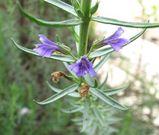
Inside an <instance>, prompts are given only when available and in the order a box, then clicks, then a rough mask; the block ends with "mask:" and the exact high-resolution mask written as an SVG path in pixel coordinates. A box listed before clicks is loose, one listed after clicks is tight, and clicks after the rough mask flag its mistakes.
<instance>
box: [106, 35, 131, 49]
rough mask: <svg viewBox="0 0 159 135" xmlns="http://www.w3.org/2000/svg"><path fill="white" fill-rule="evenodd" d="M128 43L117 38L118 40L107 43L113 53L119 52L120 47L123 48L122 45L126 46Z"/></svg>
mask: <svg viewBox="0 0 159 135" xmlns="http://www.w3.org/2000/svg"><path fill="white" fill-rule="evenodd" d="M128 42H129V40H127V39H124V38H119V39H116V40H113V41H111V42H109V45H111V47H112V48H113V49H114V50H115V51H119V50H120V49H121V47H123V45H125V44H127V43H128Z"/></svg>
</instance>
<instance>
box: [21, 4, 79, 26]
mask: <svg viewBox="0 0 159 135" xmlns="http://www.w3.org/2000/svg"><path fill="white" fill-rule="evenodd" d="M19 9H20V11H21V13H22V14H23V15H24V16H26V17H27V18H28V19H30V20H31V21H33V22H35V23H37V24H39V25H44V26H50V27H56V28H57V27H71V26H76V25H79V24H81V23H82V21H81V20H79V19H69V20H64V21H45V20H42V19H39V18H36V17H34V16H32V15H30V14H29V13H27V12H25V11H24V10H23V8H22V7H19Z"/></svg>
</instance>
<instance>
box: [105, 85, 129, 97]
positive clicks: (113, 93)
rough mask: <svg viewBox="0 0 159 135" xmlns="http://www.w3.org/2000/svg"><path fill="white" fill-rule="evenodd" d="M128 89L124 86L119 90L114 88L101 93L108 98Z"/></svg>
mask: <svg viewBox="0 0 159 135" xmlns="http://www.w3.org/2000/svg"><path fill="white" fill-rule="evenodd" d="M128 87H129V84H127V85H125V86H122V87H119V88H114V89H107V90H104V91H103V92H104V93H105V94H106V95H108V96H111V95H115V94H117V93H119V92H121V91H124V90H126V89H127V88H128Z"/></svg>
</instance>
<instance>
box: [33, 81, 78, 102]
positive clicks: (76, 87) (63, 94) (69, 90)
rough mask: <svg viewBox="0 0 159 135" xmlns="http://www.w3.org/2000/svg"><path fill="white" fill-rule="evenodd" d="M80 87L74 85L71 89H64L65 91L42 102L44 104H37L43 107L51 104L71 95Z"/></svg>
mask: <svg viewBox="0 0 159 135" xmlns="http://www.w3.org/2000/svg"><path fill="white" fill-rule="evenodd" d="M78 87H79V86H78V85H77V84H73V85H71V86H69V87H67V88H66V89H64V90H63V91H61V92H59V93H57V94H55V95H53V96H51V97H49V98H48V99H46V100H44V101H42V102H37V101H36V102H37V103H38V104H41V105H45V104H49V103H52V102H54V101H56V100H58V99H60V98H62V97H64V96H66V95H68V94H70V93H71V92H74V91H75V90H76V89H78Z"/></svg>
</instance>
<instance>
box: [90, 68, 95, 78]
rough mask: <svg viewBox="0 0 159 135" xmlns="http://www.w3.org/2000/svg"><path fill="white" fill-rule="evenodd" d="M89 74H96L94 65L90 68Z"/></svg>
mask: <svg viewBox="0 0 159 135" xmlns="http://www.w3.org/2000/svg"><path fill="white" fill-rule="evenodd" d="M89 74H90V76H91V77H94V76H96V72H95V70H94V69H93V68H92V67H91V68H89Z"/></svg>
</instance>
